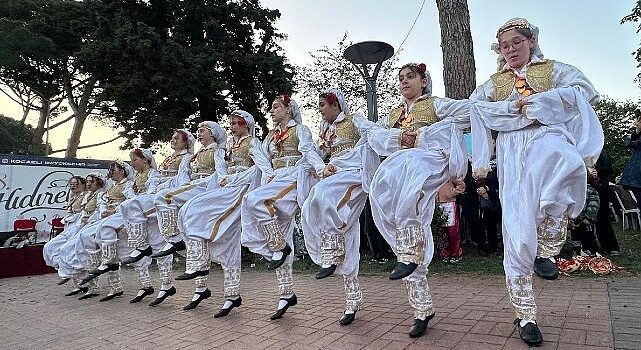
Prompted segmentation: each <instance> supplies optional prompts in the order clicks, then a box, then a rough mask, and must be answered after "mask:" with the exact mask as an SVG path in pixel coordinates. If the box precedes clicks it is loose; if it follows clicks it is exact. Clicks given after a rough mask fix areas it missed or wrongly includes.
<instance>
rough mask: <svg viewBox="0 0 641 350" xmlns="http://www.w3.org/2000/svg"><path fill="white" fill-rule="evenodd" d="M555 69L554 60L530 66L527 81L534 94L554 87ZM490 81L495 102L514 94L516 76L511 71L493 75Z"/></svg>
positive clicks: (502, 71)
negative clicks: (553, 74)
mask: <svg viewBox="0 0 641 350" xmlns="http://www.w3.org/2000/svg"><path fill="white" fill-rule="evenodd" d="M553 68H554V61H553V60H543V61H540V62H535V63H532V64H530V66H529V67H528V68H527V70H526V71H525V81H526V82H527V84H528V85H529V86H530V87H531V88H532V89H533V90H534V93H537V92H543V91H547V90H550V89H551V88H553V87H554V86H553V84H554V83H553V82H552V69H553ZM490 80H492V85H493V86H494V96H493V98H494V101H503V100H505V99H507V98H508V97H510V95H511V94H512V91H513V89H514V83H515V82H516V75H515V74H514V72H513V71H512V70H511V69H509V68H505V69H503V70H501V71H500V72H496V73H494V74H492V76H491V77H490Z"/></svg>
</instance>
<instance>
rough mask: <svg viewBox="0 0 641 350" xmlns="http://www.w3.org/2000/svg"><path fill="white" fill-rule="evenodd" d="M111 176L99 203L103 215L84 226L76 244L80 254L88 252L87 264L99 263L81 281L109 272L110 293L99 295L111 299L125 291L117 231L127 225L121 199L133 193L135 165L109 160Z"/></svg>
mask: <svg viewBox="0 0 641 350" xmlns="http://www.w3.org/2000/svg"><path fill="white" fill-rule="evenodd" d="M108 177H109V178H110V179H111V180H112V181H113V182H114V184H113V186H111V187H110V188H109V189H108V190H107V191H106V193H105V196H104V198H103V201H102V202H99V203H100V208H99V210H100V217H101V218H102V219H100V220H99V221H97V222H96V223H95V224H94V225H92V227H91V229H84V230H82V232H81V234H80V241H79V243H80V244H78V245H76V249H77V251H78V252H79V253H78V254H79V256H80V257H81V259H82V257H83V256H85V257H86V256H87V254H86V253H88V255H89V258H88V259H86V260H85V266H87V265H89V264H93V263H94V262H95V261H96V260H98V261H99V262H100V264H99V265H98V266H97V267H96V268H94V269H93V270H90V271H89V275H88V276H87V277H85V278H84V279H83V280H82V281H81V283H82V284H84V283H87V282H89V281H90V280H92V279H94V278H96V277H98V276H100V275H102V274H107V281H108V284H109V287H110V291H109V293H108V294H107V295H106V296H105V297H103V298H101V299H100V301H108V300H111V299H114V298H117V297H121V296H122V295H123V288H122V281H121V280H120V272H119V271H118V270H119V269H120V263H119V259H118V251H117V244H118V231H120V230H122V229H123V228H124V226H123V220H122V215H121V214H120V212H119V209H118V208H119V206H120V203H122V202H123V201H125V200H126V199H127V196H128V195H131V194H132V192H131V186H132V185H133V179H134V169H133V168H132V167H131V166H130V165H129V164H127V163H125V162H123V161H120V160H118V161H115V162H112V163H110V164H109V173H108ZM84 252H86V253H84Z"/></svg>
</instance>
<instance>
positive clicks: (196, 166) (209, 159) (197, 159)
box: [190, 147, 216, 175]
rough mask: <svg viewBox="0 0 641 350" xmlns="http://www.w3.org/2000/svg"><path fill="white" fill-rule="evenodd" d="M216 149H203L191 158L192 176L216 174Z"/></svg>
mask: <svg viewBox="0 0 641 350" xmlns="http://www.w3.org/2000/svg"><path fill="white" fill-rule="evenodd" d="M215 150H216V148H213V147H212V148H205V147H203V148H201V149H199V150H198V153H196V154H195V155H194V156H193V157H192V158H191V164H190V166H191V171H192V174H207V175H210V174H212V173H213V172H214V169H215V164H214V151H215Z"/></svg>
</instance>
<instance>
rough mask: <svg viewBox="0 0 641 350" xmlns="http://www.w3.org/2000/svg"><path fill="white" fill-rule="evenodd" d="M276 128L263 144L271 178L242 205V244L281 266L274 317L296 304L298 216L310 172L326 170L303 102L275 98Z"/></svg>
mask: <svg viewBox="0 0 641 350" xmlns="http://www.w3.org/2000/svg"><path fill="white" fill-rule="evenodd" d="M270 113H271V116H272V121H273V123H274V129H272V130H271V131H270V132H269V134H268V135H267V137H266V138H265V140H264V141H263V144H262V150H263V153H264V154H265V156H266V157H267V158H268V159H269V160H270V161H271V164H272V167H273V170H272V171H265V172H264V173H263V174H262V176H263V179H264V180H266V181H265V182H268V183H266V184H264V185H262V186H260V187H258V188H257V189H255V190H253V191H251V192H249V193H248V194H247V196H246V198H245V200H244V201H243V204H242V207H241V221H242V230H243V231H242V235H241V243H242V244H243V245H244V246H246V247H247V248H249V250H251V251H252V252H254V253H256V254H260V255H262V256H263V257H264V258H265V259H267V260H269V261H270V263H269V265H268V267H269V269H270V270H276V278H277V281H278V293H279V295H280V299H279V301H278V306H277V310H276V312H275V313H274V314H273V315H272V316H271V319H272V320H276V319H279V318H281V317H283V315H284V314H285V312H286V311H287V309H288V308H289V307H290V306H294V305H296V303H297V302H298V301H297V298H296V294H294V288H293V285H294V277H293V274H292V263H293V260H294V259H293V256H292V254H291V252H292V247H293V232H294V226H293V223H292V221H293V218H294V215H295V214H296V212H297V211H298V210H299V208H300V206H302V204H303V202H304V201H305V197H306V196H307V194H308V192H309V186H310V182H311V180H312V179H311V174H310V173H309V171H308V170H307V169H306V168H305V165H306V164H311V165H312V167H313V168H314V169H313V171H314V172H316V173H318V172H322V171H323V168H324V167H325V164H324V163H323V161H322V159H321V158H320V157H319V155H318V153H316V151H315V146H314V141H312V134H311V132H310V131H309V129H308V128H307V127H306V126H305V125H303V124H302V120H301V115H300V110H299V109H298V104H296V102H295V101H294V100H292V99H291V98H290V97H289V96H288V95H280V96H278V97H276V99H275V100H274V102H273V103H272V108H271V111H270Z"/></svg>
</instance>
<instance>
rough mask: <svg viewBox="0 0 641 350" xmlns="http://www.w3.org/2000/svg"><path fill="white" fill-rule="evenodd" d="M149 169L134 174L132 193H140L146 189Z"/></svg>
mask: <svg viewBox="0 0 641 350" xmlns="http://www.w3.org/2000/svg"><path fill="white" fill-rule="evenodd" d="M149 172H150V169H147V170H145V171H144V172H142V173H137V174H136V179H135V180H134V193H135V194H140V193H144V192H146V191H147V180H149Z"/></svg>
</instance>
